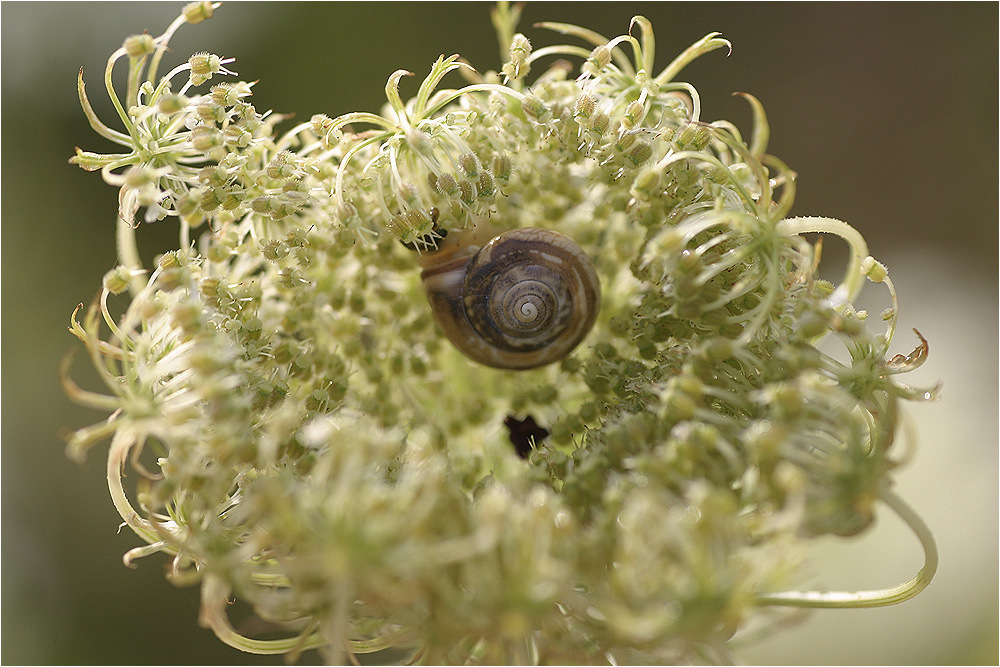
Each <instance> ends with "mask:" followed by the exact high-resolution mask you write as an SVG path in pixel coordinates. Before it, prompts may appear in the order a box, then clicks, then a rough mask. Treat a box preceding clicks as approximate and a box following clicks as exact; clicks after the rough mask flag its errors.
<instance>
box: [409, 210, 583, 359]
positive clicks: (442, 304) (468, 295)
mask: <svg viewBox="0 0 1000 667" xmlns="http://www.w3.org/2000/svg"><path fill="white" fill-rule="evenodd" d="M456 254H458V255H459V256H460V258H458V259H449V260H448V261H443V262H442V263H441V264H440V265H431V266H429V267H428V268H426V269H425V270H424V273H423V280H424V286H425V288H426V290H427V295H428V299H429V300H430V302H431V307H432V310H433V311H434V314H435V317H436V319H437V320H438V323H439V324H440V325H441V327H442V329H443V330H444V332H445V335H447V336H448V338H449V340H451V341H452V343H453V344H454V345H455V347H457V348H458V349H459V350H460V351H461V352H462V353H464V354H465V355H466V356H468V357H470V358H471V359H473V360H475V361H478V362H479V363H482V364H485V365H487V366H492V367H494V368H507V369H525V368H536V367H538V366H544V365H546V364H550V363H552V362H554V361H558V360H559V359H562V358H563V357H565V356H566V355H567V354H569V353H570V352H571V351H572V350H573V348H575V347H576V346H577V345H578V344H579V343H580V341H582V340H583V338H584V337H585V336H586V335H587V333H588V332H589V331H590V329H591V328H592V327H593V325H594V321H595V320H596V319H597V313H598V310H599V308H600V282H599V281H598V279H597V274H596V272H595V271H594V266H593V262H592V261H591V260H590V258H589V257H588V256H587V254H586V253H585V252H584V251H583V249H582V248H580V246H579V245H577V244H576V243H575V242H574V241H572V240H571V239H569V238H568V237H566V236H564V235H562V234H559V233H557V232H553V231H551V230H547V229H538V228H525V229H515V230H511V231H509V232H505V233H503V234H500V235H499V236H497V237H496V238H494V239H492V240H491V241H490V242H489V243H487V244H486V245H484V246H483V247H482V248H481V249H479V250H478V251H477V252H475V254H472V255H471V256H461V253H456Z"/></svg>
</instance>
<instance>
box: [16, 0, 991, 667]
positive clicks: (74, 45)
mask: <svg viewBox="0 0 1000 667" xmlns="http://www.w3.org/2000/svg"><path fill="white" fill-rule="evenodd" d="M181 6H182V4H181V3H172V2H168V3H138V4H137V3H41V2H40V3H34V2H33V3H16V2H4V3H3V5H2V7H0V13H2V40H0V44H2V60H0V62H2V117H3V123H2V153H3V160H2V165H3V172H2V185H3V193H4V197H3V205H4V207H3V222H4V225H3V235H2V253H3V268H2V271H3V276H2V303H3V312H2V315H3V319H4V321H5V322H6V325H5V326H4V328H3V334H2V335H3V342H2V347H3V358H2V368H3V373H2V400H3V408H2V409H3V419H2V425H3V430H2V568H3V571H2V576H3V585H2V603H3V604H2V612H3V614H2V656H0V658H2V662H3V663H6V664H12V663H29V664H38V663H78V664H99V663H104V664H141V663H178V664H191V663H200V664H219V663H221V664H225V663H241V664H281V662H282V661H281V658H280V657H255V656H248V655H244V654H241V653H238V652H236V651H234V650H232V649H229V648H228V647H225V646H223V645H222V644H221V643H220V642H218V641H217V640H216V639H215V638H214V636H213V635H212V634H211V633H210V632H209V631H207V630H203V629H201V628H199V627H198V624H197V615H198V591H197V589H194V588H186V589H179V588H175V587H173V586H172V585H170V584H169V583H167V582H166V581H165V580H164V578H163V567H164V564H165V559H163V558H156V557H153V558H149V559H145V560H142V561H140V562H139V568H138V569H136V570H129V569H126V568H125V567H124V566H123V565H122V563H121V555H122V553H124V552H125V551H126V550H127V549H129V548H131V547H133V546H136V545H138V544H139V540H138V538H136V537H135V536H133V535H132V534H131V533H129V532H128V531H125V532H122V533H121V534H117V533H116V530H117V526H118V523H119V518H118V516H117V514H116V512H115V510H114V508H113V507H112V504H111V501H110V498H109V496H108V493H107V489H106V485H105V480H104V461H103V455H104V452H105V451H106V450H105V449H104V447H103V446H99V447H98V448H97V449H96V450H95V451H94V452H93V453H92V455H91V456H90V458H89V460H88V461H87V463H86V464H85V465H83V466H79V465H77V464H75V463H72V462H70V461H69V460H67V459H66V458H65V455H64V450H63V447H64V444H63V440H62V434H63V433H65V432H66V431H67V430H68V429H70V428H77V427H80V426H83V425H85V424H89V423H91V422H93V421H96V420H97V419H99V418H100V417H101V415H99V414H97V413H94V412H92V411H89V410H86V409H83V408H79V407H77V406H74V405H72V404H70V402H69V401H68V400H67V399H66V398H65V396H64V395H63V393H62V391H61V389H60V387H59V383H58V377H57V365H58V363H59V361H60V359H61V357H62V356H63V355H64V354H65V352H66V351H67V350H68V349H70V348H72V347H78V346H77V345H76V344H75V339H73V338H72V337H71V336H70V334H69V333H68V332H67V331H66V326H67V324H68V323H69V317H70V314H71V313H72V311H73V308H74V306H76V304H78V303H80V302H89V301H90V299H91V298H93V296H94V294H95V293H96V292H97V290H98V289H99V286H100V281H101V277H102V275H103V274H104V272H105V271H106V270H108V269H109V268H110V267H112V266H113V265H114V264H115V249H114V219H115V213H116V206H117V199H116V194H117V193H116V191H115V190H114V189H113V188H111V187H110V186H107V185H105V184H103V183H102V182H101V180H100V177H99V175H97V174H93V173H86V172H84V171H82V170H80V169H79V168H77V167H74V166H72V165H69V164H68V163H67V159H68V158H69V156H70V155H72V153H73V147H74V146H76V145H79V146H81V147H83V148H85V149H87V150H100V151H104V150H108V149H109V148H111V147H110V146H109V144H108V143H107V142H105V141H104V140H103V139H101V138H100V137H98V136H96V135H95V134H94V133H93V132H92V131H91V130H90V128H89V127H88V125H87V122H86V120H85V118H84V116H83V113H82V112H81V111H80V108H79V105H78V102H77V98H76V90H75V78H76V75H77V71H78V70H79V68H80V67H81V66H83V67H84V68H85V73H86V80H87V81H88V82H89V84H90V85H89V87H88V90H89V92H90V94H91V97H92V100H93V101H94V103H95V107H96V108H97V110H98V113H99V114H101V115H102V116H103V117H104V118H105V119H106V120H107V121H109V122H110V121H112V120H113V113H112V112H111V107H110V104H109V102H108V101H107V100H106V98H105V96H104V94H103V86H102V85H101V78H102V75H103V71H104V66H105V63H106V60H107V56H108V55H109V54H110V53H111V52H112V51H113V50H114V49H116V48H117V47H118V46H120V45H121V43H122V40H123V38H124V37H126V36H127V35H130V34H135V33H140V32H142V31H144V30H148V31H149V32H150V33H151V34H153V35H157V34H159V33H160V32H162V30H163V29H164V28H165V27H166V26H167V25H168V23H169V22H170V21H171V20H172V19H173V18H174V17H175V16H176V15H177V14H178V13H179V11H180V8H181ZM488 11H489V5H488V4H484V3H392V4H382V3H367V2H365V3H331V4H327V3H293V2H287V3H242V2H231V3H226V4H225V5H224V6H223V7H221V8H220V9H219V10H217V12H216V16H215V18H213V19H212V20H211V21H209V22H206V23H202V24H199V25H196V26H186V27H183V28H181V30H180V31H179V33H178V34H177V36H176V38H175V39H174V40H173V41H172V42H171V46H172V53H171V54H170V55H169V56H168V58H167V65H168V66H172V65H174V64H177V63H179V62H182V61H183V60H185V59H186V58H187V57H188V56H189V55H190V54H191V53H194V52H196V51H201V50H207V51H211V52H213V53H218V54H221V55H223V56H233V57H235V58H236V63H235V64H234V65H230V68H232V69H235V70H236V71H237V72H239V75H240V78H241V79H244V80H248V81H252V80H258V79H259V80H260V83H259V84H258V85H256V86H255V87H254V98H253V102H254V104H255V106H256V107H257V109H258V110H265V109H274V110H275V111H279V112H287V111H294V112H295V113H296V114H297V117H298V118H299V119H305V118H309V117H310V116H311V115H312V114H314V113H320V112H322V113H326V114H328V115H330V116H336V115H338V114H341V113H344V112H347V111H354V110H370V111H375V110H378V109H379V107H380V106H381V104H382V103H383V101H384V97H383V95H384V92H383V89H384V85H385V80H386V78H387V77H388V75H389V74H390V73H391V72H392V71H394V70H395V69H397V68H406V69H409V70H411V71H414V72H416V73H418V75H420V76H418V77H417V79H418V80H419V79H420V78H421V77H422V75H423V73H425V72H426V71H427V70H428V68H429V66H430V64H431V63H432V62H433V60H434V59H435V58H436V57H437V56H438V55H439V54H442V53H443V54H451V53H461V54H462V55H464V56H465V57H466V58H468V60H469V61H470V62H472V63H473V64H474V65H475V66H476V67H477V68H478V69H480V70H481V71H483V70H487V69H495V68H497V67H498V66H499V60H498V49H497V47H496V41H495V38H494V36H493V31H492V28H491V25H490V22H489V16H488ZM635 14H643V15H645V16H646V17H648V18H650V19H651V20H652V22H653V25H654V27H655V29H656V35H657V43H656V46H657V63H658V66H660V67H662V66H663V65H665V64H666V63H667V62H668V61H669V60H670V59H671V58H673V56H674V55H676V54H677V53H679V52H680V51H681V50H682V49H683V48H684V47H686V46H687V45H688V44H690V43H691V42H693V41H695V40H696V39H698V38H699V37H701V36H703V35H704V34H706V33H708V32H711V31H721V32H722V34H723V36H725V37H727V38H728V39H730V40H731V41H732V42H733V52H732V55H730V56H729V57H728V58H726V57H725V54H724V52H715V53H712V54H709V55H707V56H705V57H703V58H702V59H700V60H698V61H697V62H695V63H694V64H692V65H691V66H689V67H688V69H687V70H685V72H684V73H683V76H682V78H683V79H685V80H687V81H690V82H692V83H693V84H695V85H696V86H697V87H698V89H699V90H700V91H701V94H702V98H703V115H702V117H703V119H704V120H709V121H710V120H716V119H721V118H726V119H729V120H732V121H734V122H736V123H737V124H738V125H740V126H741V127H742V128H744V129H746V130H748V129H749V126H750V111H749V108H748V107H747V105H746V103H745V102H744V101H742V100H740V99H739V98H734V97H732V95H731V93H733V92H734V91H746V92H751V93H753V94H754V95H756V96H757V97H758V98H759V99H760V100H761V101H762V102H763V103H764V105H765V108H766V109H767V112H768V116H769V118H770V122H771V137H772V138H771V144H770V152H772V153H774V154H775V155H777V156H779V157H781V158H782V159H783V160H785V161H786V162H787V163H788V164H789V165H790V166H791V167H792V168H793V169H795V170H796V171H797V172H798V173H799V182H798V197H797V202H796V205H795V208H794V209H793V214H794V215H826V216H833V217H838V218H841V219H843V220H846V221H848V222H850V223H851V224H852V225H854V226H855V227H857V228H858V229H859V230H860V231H861V232H862V233H863V234H864V235H865V236H866V237H867V238H868V241H869V243H870V246H871V251H872V254H873V255H875V256H876V257H877V258H878V259H880V260H881V261H883V262H884V263H886V264H887V265H888V267H889V272H890V275H891V276H892V277H893V279H894V280H895V282H896V286H897V288H898V290H899V293H900V300H901V321H900V327H899V333H898V335H897V339H896V341H895V343H894V352H902V353H906V352H909V351H910V350H911V349H912V348H913V345H914V344H915V342H916V339H915V338H914V337H913V336H912V334H911V333H910V328H911V327H917V328H919V329H920V331H921V332H922V333H923V334H924V335H925V336H926V337H927V339H928V340H929V341H930V351H931V354H930V359H929V362H928V363H927V364H926V365H925V366H924V367H923V368H922V369H921V370H920V371H918V372H917V373H915V374H914V375H913V377H911V378H909V380H911V381H912V382H914V383H915V384H927V385H930V384H933V383H934V382H936V381H938V380H943V382H944V391H943V393H942V399H941V401H939V402H937V403H934V404H926V405H916V406H913V407H912V409H910V410H909V414H910V415H911V416H912V419H913V424H914V427H915V430H916V431H917V433H918V434H919V443H918V448H917V456H916V458H915V459H914V461H913V462H912V463H911V464H909V465H908V467H906V468H904V469H903V470H901V471H900V473H899V476H898V480H899V484H898V488H899V490H900V493H901V494H902V495H903V497H905V498H907V499H909V500H910V501H911V502H912V504H913V505H914V506H915V507H916V508H917V509H918V510H919V511H920V512H921V513H922V514H923V516H924V517H925V519H926V520H927V522H928V523H929V524H930V526H931V528H932V529H933V530H934V531H935V533H936V535H937V538H938V541H939V546H940V550H941V568H940V571H939V573H938V576H937V578H936V579H935V580H934V582H933V583H932V584H931V586H930V588H928V589H927V591H925V592H924V593H923V594H922V595H920V596H919V597H918V598H917V599H915V600H913V601H912V602H909V603H907V604H904V605H900V606H897V607H891V608H886V609H876V610H863V611H851V610H846V611H820V612H814V613H812V614H811V615H809V616H808V617H807V619H806V620H805V621H804V622H803V623H802V624H800V625H797V626H795V627H793V628H790V629H787V630H781V631H779V632H777V633H775V634H773V635H772V636H770V637H768V638H765V639H764V640H762V641H760V642H757V643H755V644H753V645H752V646H751V647H750V648H748V649H747V650H746V651H745V652H744V653H742V657H743V658H744V659H746V660H748V661H749V662H751V663H778V664H796V663H805V664H808V663H824V664H837V663H842V664H933V663H938V664H948V663H978V664H991V663H992V664H997V662H998V655H997V624H998V617H997V609H998V600H997V591H998V580H997V574H998V556H997V546H998V531H997V527H998V517H997V508H998V498H997V446H998V434H997V416H998V414H997V406H998V394H997V387H998V378H997V367H998V364H997V361H998V359H997V321H998V312H997V304H998V298H997V291H996V289H997V275H998V274H997V248H998V244H997V222H998V211H997V201H998V199H997V194H998V193H997V184H998V173H997V145H998V144H997V125H998V117H997V98H998V95H997V93H998V90H997V80H998V77H997V46H996V44H997V41H996V40H997V35H998V6H997V4H995V3H980V4H961V3H945V4H937V3H918V4H906V3H891V4H867V3H866V4H839V3H820V4H796V3H788V4H786V3H780V4H770V3H746V4H743V3H739V4H736V3H734V4H729V3H722V4H717V3H692V4H673V3H641V2H639V3H543V2H539V3H535V4H529V5H528V6H527V7H526V9H525V11H524V19H523V21H522V25H521V29H522V31H524V32H525V33H526V34H527V35H528V37H529V38H530V39H531V40H532V42H533V43H534V44H535V46H536V48H537V47H539V46H542V45H546V44H552V43H557V40H558V41H562V40H561V38H559V37H557V36H555V35H553V34H550V33H547V32H545V31H542V30H538V29H534V28H532V27H531V26H532V24H533V23H534V22H536V21H540V20H556V21H566V22H572V23H577V24H580V25H583V26H587V27H590V28H593V29H595V30H597V31H599V32H602V33H604V34H605V35H607V36H609V37H611V36H614V35H617V34H621V33H622V32H624V31H626V30H627V29H628V24H629V19H630V18H631V17H632V16H633V15H635ZM161 71H166V70H165V69H164V70H161ZM455 81H456V82H457V79H456V80H455ZM409 84H412V90H408V91H407V90H406V89H405V88H406V86H407V85H409ZM416 86H417V83H416V82H414V81H409V82H407V81H404V94H412V93H413V92H415V90H416ZM139 238H140V243H141V246H142V250H143V253H144V255H145V256H146V257H147V258H151V257H152V256H153V255H154V254H156V253H158V252H162V251H164V250H167V249H170V248H171V247H173V246H172V245H171V244H174V243H176V232H175V226H174V225H172V224H171V223H169V222H163V223H158V224H154V225H151V226H148V227H144V228H143V229H142V230H141V233H140V235H139ZM836 245H837V244H835V243H830V244H828V246H827V248H826V249H825V251H824V255H825V260H826V261H829V262H830V263H831V267H832V268H831V269H830V270H831V273H833V274H834V275H839V267H838V265H837V259H838V256H840V255H838V253H841V252H842V249H841V248H837V247H835V246H836ZM872 292H873V294H874V297H875V299H876V300H875V301H874V302H873V305H872V308H873V309H874V312H879V310H881V308H883V307H885V305H887V304H885V302H884V301H883V300H882V298H883V294H882V293H881V292H880V291H878V290H872ZM74 377H75V378H76V379H77V380H78V382H79V383H80V384H81V385H83V386H86V387H96V384H95V383H94V381H93V377H94V376H93V374H92V373H91V372H90V370H89V368H88V367H87V362H86V361H85V360H84V358H83V356H82V355H81V356H80V358H79V359H78V360H77V363H76V365H75V370H74ZM880 519H881V520H880V521H879V522H878V524H877V525H876V527H875V530H873V531H871V532H870V533H869V534H867V535H865V536H864V537H862V538H859V539H857V540H854V541H850V542H844V541H836V542H834V541H830V542H823V543H821V544H819V545H817V548H816V553H815V557H814V559H813V560H812V562H811V567H812V572H813V574H814V575H815V584H816V585H817V586H827V587H830V588H841V587H843V588H854V587H881V586H886V585H890V584H894V583H897V582H899V581H903V580H905V579H908V578H909V577H910V576H911V575H912V574H913V573H914V572H915V571H916V570H917V569H918V568H919V567H920V564H921V559H920V552H919V547H918V545H917V543H916V540H915V539H914V538H912V536H910V535H909V534H908V533H907V531H906V530H905V529H904V528H903V527H902V526H901V525H899V522H898V521H897V520H895V519H894V518H893V517H891V516H889V515H888V514H885V513H883V515H882V516H881V517H880ZM315 661H316V656H315V655H307V656H305V657H304V662H307V663H308V662H315Z"/></svg>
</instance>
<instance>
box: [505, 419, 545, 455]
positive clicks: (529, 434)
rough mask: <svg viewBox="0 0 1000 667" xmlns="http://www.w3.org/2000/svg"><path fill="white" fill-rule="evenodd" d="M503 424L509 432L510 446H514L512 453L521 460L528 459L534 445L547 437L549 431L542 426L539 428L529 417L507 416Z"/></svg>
mask: <svg viewBox="0 0 1000 667" xmlns="http://www.w3.org/2000/svg"><path fill="white" fill-rule="evenodd" d="M503 423H504V426H506V427H507V430H508V432H509V433H508V437H510V442H511V444H512V445H514V451H515V452H517V455H518V456H520V457H521V458H522V459H526V458H528V455H529V454H531V450H532V449H533V448H534V447H535V445H537V444H538V443H540V442H541V441H542V440H543V439H544V438H546V437H548V435H549V430H548V429H547V428H545V427H544V426H539V425H538V423H537V422H536V421H535V418H534V417H532V416H531V415H528V416H527V417H525V418H524V419H518V418H517V417H515V416H513V415H507V418H506V419H504V420H503Z"/></svg>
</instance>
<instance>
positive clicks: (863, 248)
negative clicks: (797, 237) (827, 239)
mask: <svg viewBox="0 0 1000 667" xmlns="http://www.w3.org/2000/svg"><path fill="white" fill-rule="evenodd" d="M778 229H779V230H780V231H782V232H784V233H786V234H809V233H814V232H815V233H819V234H833V235H835V236H839V237H840V238H842V239H844V240H845V241H847V243H848V245H850V246H851V251H852V252H851V258H850V260H849V261H848V264H847V271H846V272H845V273H844V281H843V283H841V285H840V286H839V287H837V289H836V290H834V292H833V294H832V295H831V297H830V300H831V301H832V302H833V306H834V308H836V309H837V310H838V311H842V310H843V309H844V307H845V306H846V305H847V303H848V302H849V301H853V300H854V299H855V298H857V296H858V293H859V292H860V291H861V286H862V285H863V284H864V278H865V276H864V273H863V272H862V270H861V262H862V261H863V260H864V258H865V257H867V256H868V244H867V243H866V242H865V237H863V236H862V235H861V234H860V232H858V230H856V229H854V228H853V227H851V226H850V225H849V224H847V223H846V222H842V221H841V220H836V219H834V218H820V217H814V216H807V217H800V218H787V219H785V220H782V221H781V222H779V223H778Z"/></svg>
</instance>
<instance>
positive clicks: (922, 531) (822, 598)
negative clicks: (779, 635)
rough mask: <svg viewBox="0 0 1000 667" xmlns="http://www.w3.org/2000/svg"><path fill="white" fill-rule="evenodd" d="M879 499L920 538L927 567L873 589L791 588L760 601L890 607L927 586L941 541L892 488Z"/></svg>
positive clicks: (780, 603) (768, 604) (830, 605)
mask: <svg viewBox="0 0 1000 667" xmlns="http://www.w3.org/2000/svg"><path fill="white" fill-rule="evenodd" d="M879 498H881V500H882V501H883V502H884V503H885V504H886V505H888V506H889V508H890V509H891V510H892V511H894V512H895V513H896V514H897V515H898V516H899V518H901V519H902V520H903V521H904V522H905V523H906V525H907V526H908V527H909V528H910V530H912V531H913V534H914V535H916V536H917V539H918V540H920V546H921V547H922V548H923V550H924V566H923V567H922V568H920V571H919V572H917V574H916V576H914V577H913V578H912V579H910V580H909V581H907V582H905V583H902V584H899V585H898V586H892V587H891V588H880V589H875V590H869V591H830V592H822V591H788V592H784V593H771V594H770V595H761V596H760V597H759V598H757V604H759V605H762V606H774V605H780V606H787V607H821V608H826V609H845V608H856V607H887V606H889V605H894V604H899V603H900V602H906V601H907V600H909V599H911V598H913V597H914V596H916V595H917V594H918V593H919V592H920V591H922V590H924V589H925V588H927V584H929V583H930V582H931V579H933V578H934V573H935V572H936V571H937V566H938V550H937V544H935V542H934V536H933V535H932V534H931V531H930V528H928V527H927V524H926V523H924V520H923V519H921V518H920V515H918V514H917V513H916V512H915V511H914V510H913V508H912V507H910V506H909V505H907V504H906V502H904V501H903V499H902V498H900V497H899V496H898V495H896V494H895V493H894V492H893V491H891V490H890V489H888V488H886V487H883V488H882V490H881V492H880V493H879Z"/></svg>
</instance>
